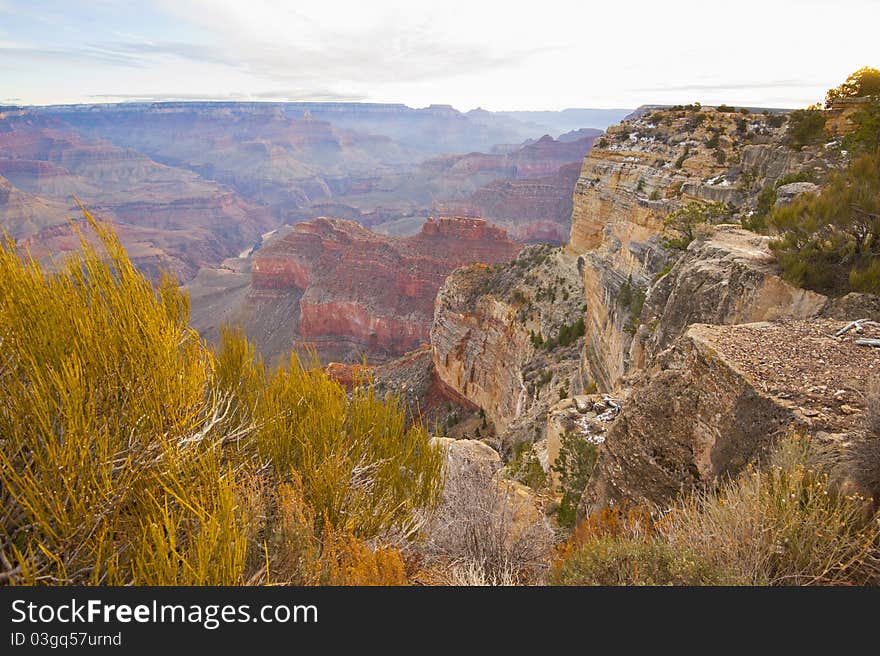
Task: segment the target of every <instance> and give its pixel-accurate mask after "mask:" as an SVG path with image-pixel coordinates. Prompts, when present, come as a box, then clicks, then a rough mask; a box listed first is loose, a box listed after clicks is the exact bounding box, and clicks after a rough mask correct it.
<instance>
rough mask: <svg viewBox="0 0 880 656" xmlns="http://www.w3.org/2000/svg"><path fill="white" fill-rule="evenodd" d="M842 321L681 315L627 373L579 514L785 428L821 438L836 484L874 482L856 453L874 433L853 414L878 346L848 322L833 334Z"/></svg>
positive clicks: (667, 489)
mask: <svg viewBox="0 0 880 656" xmlns="http://www.w3.org/2000/svg"><path fill="white" fill-rule="evenodd" d="M845 325H846V324H845V323H844V322H840V321H834V320H828V319H814V320H800V321H778V322H773V323H767V322H764V323H751V324H742V325H736V326H710V325H705V324H695V325H692V326H690V327H689V328H688V330H687V331H686V332H685V333H684V335H682V336H681V337H680V338H679V339H678V340H676V341H675V343H674V344H673V345H672V346H671V347H670V348H669V349H667V350H666V351H664V352H663V353H661V354H660V355H659V356H658V357H657V360H656V363H655V365H654V366H653V367H652V368H651V369H649V370H646V371H644V372H642V373H640V374H639V375H638V376H637V378H636V380H635V381H634V383H633V386H632V389H631V390H630V393H629V395H628V398H627V401H626V403H625V404H624V408H623V411H622V413H621V414H620V416H619V417H618V418H617V419H616V420H615V422H614V423H613V424H612V425H611V427H610V428H609V430H608V432H607V434H606V439H605V441H604V445H603V448H602V450H601V453H600V455H599V460H598V462H597V464H596V468H595V470H594V472H593V475H592V477H591V479H590V482H589V484H588V487H587V489H586V491H585V493H584V496H583V498H582V502H581V514H586V513H589V512H592V511H595V510H597V509H600V508H602V507H605V506H607V505H609V504H613V503H617V502H619V501H622V500H626V501H629V502H634V503H642V502H649V503H656V504H660V505H661V506H662V505H665V504H668V503H669V502H670V501H671V500H673V499H674V498H675V497H676V496H677V495H678V494H679V493H680V492H686V491H689V490H691V489H694V488H699V487H702V486H706V485H709V486H711V485H714V484H716V483H717V482H718V481H720V480H722V479H723V478H724V477H727V476H731V475H735V474H737V473H738V472H739V471H741V470H742V469H743V468H744V467H746V466H747V465H748V464H750V463H754V462H756V461H758V460H759V459H760V458H761V456H762V455H764V454H766V453H767V450H768V449H769V448H770V447H771V446H772V445H773V444H774V442H775V440H776V439H777V438H778V437H779V436H780V435H782V434H784V433H785V432H787V431H790V430H800V431H802V432H804V433H807V432H809V433H810V434H812V435H815V436H816V438H817V439H819V440H820V441H822V442H823V443H824V444H825V445H826V446H827V447H828V448H829V449H830V451H831V452H832V453H833V454H834V457H835V458H836V459H837V460H838V461H839V463H840V469H839V473H838V474H839V476H840V477H841V478H842V479H844V481H845V482H846V483H847V484H849V485H852V486H853V487H854V488H856V489H860V490H861V491H863V492H868V493H869V494H870V493H873V494H877V493H878V492H880V479H877V478H876V476H877V471H876V468H874V470H871V468H870V467H869V468H868V469H867V470H866V469H865V468H863V467H862V466H861V465H860V462H859V457H860V452H861V451H862V449H863V447H865V446H868V447H870V445H871V444H872V443H873V442H872V440H873V441H874V442H875V441H876V437H871V436H867V435H866V434H865V432H864V430H863V426H864V423H865V408H866V396H865V394H866V385H867V380H868V378H869V376H870V375H872V374H875V375H876V374H877V373H878V372H880V350H877V349H872V348H867V347H864V346H858V345H856V344H855V338H856V337H858V336H856V335H853V334H852V333H848V334H844V335H842V336H840V337H835V336H834V333H835V332H836V331H837V330H839V329H840V328H842V327H843V326H845ZM867 330H868V329H866V336H877V335H880V329H877V328H871V329H870V335H867ZM875 464H876V458H875Z"/></svg>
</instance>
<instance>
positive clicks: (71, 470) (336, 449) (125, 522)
mask: <svg viewBox="0 0 880 656" xmlns="http://www.w3.org/2000/svg"><path fill="white" fill-rule="evenodd" d="M86 218H87V219H88V220H89V222H90V224H91V227H92V229H94V231H95V232H96V233H97V237H98V239H97V242H98V245H97V246H96V245H94V244H92V243H90V242H89V241H88V240H87V239H86V238H85V237H84V236H82V235H81V252H80V253H78V254H76V255H74V256H72V257H71V258H70V259H69V260H67V261H66V263H64V264H63V265H59V267H58V268H57V270H56V271H55V272H48V271H45V270H43V269H42V268H41V266H40V265H39V264H38V263H37V262H35V261H33V260H30V259H28V258H26V257H23V255H22V253H20V252H19V250H18V249H17V248H16V246H15V244H14V243H13V242H12V241H11V240H10V239H8V238H4V240H3V242H2V249H0V343H2V354H3V355H2V358H0V436H2V437H0V443H2V449H0V490H2V495H3V508H2V511H0V512H2V521H0V559H2V560H0V565H2V567H0V577H2V578H0V582H11V583H30V584H34V583H53V584H69V583H75V584H152V585H169V584H242V583H270V582H292V583H300V584H310V583H322V582H323V583H346V582H351V583H369V582H378V583H389V582H402V581H403V580H404V578H403V561H402V559H401V557H400V555H399V553H398V552H397V551H396V550H395V549H394V548H393V547H391V546H382V545H390V544H391V543H395V544H402V543H405V542H406V540H407V539H408V538H409V537H411V536H412V535H413V533H414V530H415V528H417V526H418V523H417V519H418V516H419V514H420V513H421V512H422V511H423V510H424V509H425V508H428V507H430V506H432V505H433V504H434V503H435V502H436V500H437V497H438V493H439V490H440V487H441V473H442V472H441V466H442V457H441V454H440V452H439V451H438V449H436V448H434V447H432V446H431V445H430V442H429V437H428V435H427V434H426V432H425V431H424V429H423V428H422V427H421V426H414V427H412V428H407V427H406V423H405V417H404V412H403V410H402V408H401V407H400V404H399V403H396V402H395V401H393V400H392V401H389V402H385V401H380V400H378V399H377V398H375V396H374V395H373V392H372V390H371V389H370V388H369V387H366V388H365V389H362V390H356V391H355V392H354V393H352V395H351V396H348V395H346V392H345V391H344V390H343V389H342V387H340V386H339V385H338V384H336V383H335V382H333V381H331V380H330V379H328V378H327V376H326V375H325V374H324V373H323V372H321V371H320V370H319V369H317V368H312V367H310V366H305V365H304V364H303V363H302V362H300V361H299V360H298V359H297V358H296V357H292V358H291V361H290V366H289V367H288V368H286V369H279V370H277V371H270V370H268V369H266V368H265V367H264V365H263V364H262V362H261V361H260V359H259V358H257V357H255V355H254V349H253V346H252V345H250V344H249V343H248V342H247V341H246V340H245V339H244V338H243V337H242V336H241V335H239V334H236V333H232V332H227V333H226V334H225V335H224V336H223V339H222V343H221V344H220V346H219V348H218V349H217V351H216V352H212V351H211V350H209V349H208V348H207V347H206V346H205V344H204V342H202V341H201V340H200V339H199V337H198V335H197V334H196V333H195V332H194V331H193V330H192V329H191V328H190V327H189V326H188V325H187V318H188V302H187V298H186V296H184V295H183V294H182V293H181V292H180V291H179V289H178V287H177V284H176V283H175V282H174V281H173V280H171V279H165V280H164V281H163V282H162V284H161V285H159V286H158V287H154V286H153V285H152V284H151V283H150V281H149V280H147V279H146V278H145V277H144V276H143V275H141V274H140V273H139V272H137V271H136V270H135V268H134V267H133V265H132V263H131V262H130V260H129V259H128V257H127V255H126V253H125V251H124V249H123V248H122V246H121V245H120V244H119V242H118V240H117V239H116V237H115V236H114V234H113V233H112V231H111V230H110V229H109V227H108V226H107V225H104V224H102V223H99V222H97V221H94V220H93V219H92V218H91V217H90V216H89V215H88V214H86Z"/></svg>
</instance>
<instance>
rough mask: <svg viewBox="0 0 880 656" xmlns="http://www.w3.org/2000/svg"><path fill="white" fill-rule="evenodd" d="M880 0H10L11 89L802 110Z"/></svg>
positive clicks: (860, 35)
mask: <svg viewBox="0 0 880 656" xmlns="http://www.w3.org/2000/svg"><path fill="white" fill-rule="evenodd" d="M878 26H880V0H837V1H831V0H789V1H775V0H737V2H722V1H715V2H709V1H706V0H702V1H690V0H648V1H646V2H643V1H642V0H625V1H620V0H618V1H617V2H609V1H607V0H605V1H603V2H590V1H588V0H579V1H577V2H571V1H567V0H566V1H563V0H532V1H531V2H519V1H517V0H505V1H504V2H488V1H480V0H464V1H460V0H442V1H441V0H435V1H433V2H424V1H421V0H407V1H405V2H397V1H394V0H369V1H367V0H361V1H360V2H350V1H346V2H340V1H336V0H312V1H309V2H306V1H303V0H296V1H288V2H282V1H278V0H168V1H164V0H154V1H153V2H129V1H126V0H115V1H114V0H82V1H78V0H0V103H3V102H6V103H21V104H50V103H69V102H117V101H124V100H166V99H168V100H173V99H226V100H363V101H375V102H402V103H406V104H408V105H410V106H413V107H423V106H425V105H428V104H431V103H448V104H451V105H454V106H455V107H456V108H458V109H461V110H468V109H472V108H474V107H478V106H482V107H484V108H486V109H492V110H498V109H562V108H565V107H636V106H638V105H640V104H644V103H679V102H692V101H695V100H698V101H700V102H702V103H704V104H717V103H721V102H725V103H731V104H748V105H760V106H773V107H802V106H805V105H808V104H810V103H812V102H816V101H818V100H820V99H821V98H822V97H823V96H824V92H825V90H826V89H827V88H828V87H830V86H834V85H836V84H839V83H840V82H842V81H843V80H844V79H845V78H846V76H847V75H848V74H849V73H851V72H852V71H853V70H855V69H857V68H859V67H861V66H865V65H871V66H876V67H880V43H878Z"/></svg>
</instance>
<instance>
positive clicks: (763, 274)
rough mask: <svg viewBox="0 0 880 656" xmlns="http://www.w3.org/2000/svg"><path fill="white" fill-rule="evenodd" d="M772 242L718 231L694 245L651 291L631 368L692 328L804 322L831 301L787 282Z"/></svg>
mask: <svg viewBox="0 0 880 656" xmlns="http://www.w3.org/2000/svg"><path fill="white" fill-rule="evenodd" d="M769 242H770V238H769V237H765V236H762V235H757V234H755V233H753V232H749V231H747V230H743V229H742V228H739V227H735V226H719V227H718V228H716V229H715V230H713V231H712V232H711V233H710V234H708V235H706V236H704V237H701V238H698V239H697V240H695V241H694V242H693V243H692V244H691V245H690V247H689V248H688V249H687V251H686V252H685V253H684V255H682V256H681V257H680V258H679V259H678V261H677V262H676V263H675V266H673V267H672V269H671V271H670V272H669V273H668V274H666V275H664V276H663V277H662V278H660V280H659V281H657V282H656V283H655V284H654V285H652V286H651V288H650V291H649V293H648V295H647V299H646V301H645V304H644V308H643V309H642V312H641V314H640V316H639V317H638V323H639V325H640V328H639V331H638V333H637V336H636V339H634V340H633V343H632V347H631V349H630V353H629V357H628V358H627V360H626V361H627V363H629V364H630V365H631V366H632V367H636V368H638V367H641V366H644V365H645V364H646V363H647V362H650V361H651V360H652V359H653V357H654V356H655V355H656V354H658V353H659V352H660V351H662V350H663V349H665V348H666V347H668V346H669V345H670V344H671V343H672V342H673V341H674V340H675V339H676V338H677V337H678V336H679V335H681V334H682V333H684V331H685V330H686V329H687V327H688V326H689V325H690V324H693V323H709V324H739V323H751V322H755V321H777V320H782V319H805V318H809V317H815V316H818V315H819V314H821V313H822V312H823V311H824V310H825V308H826V307H827V306H828V304H829V300H828V298H827V297H825V296H823V295H822V294H817V293H815V292H811V291H809V290H806V289H801V288H799V287H795V286H793V285H791V284H789V283H788V282H786V281H785V280H783V279H782V269H781V267H780V266H779V264H778V263H777V261H776V258H775V257H774V256H773V254H772V253H771V252H770V248H769V246H768V244H769Z"/></svg>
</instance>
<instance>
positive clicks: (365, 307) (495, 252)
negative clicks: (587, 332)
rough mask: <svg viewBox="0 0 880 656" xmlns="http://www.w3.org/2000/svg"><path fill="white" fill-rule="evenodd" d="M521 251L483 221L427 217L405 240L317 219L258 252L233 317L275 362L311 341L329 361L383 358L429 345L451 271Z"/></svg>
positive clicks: (204, 296)
mask: <svg viewBox="0 0 880 656" xmlns="http://www.w3.org/2000/svg"><path fill="white" fill-rule="evenodd" d="M519 250H520V246H519V245H518V244H516V243H514V242H513V241H511V240H509V239H508V238H507V235H506V233H505V232H504V231H503V230H501V229H499V228H497V227H494V226H491V225H489V224H487V223H486V222H485V221H481V220H479V219H449V218H441V219H437V220H434V219H431V220H429V221H427V222H426V223H425V224H424V226H423V227H422V230H421V231H420V232H419V233H418V234H417V235H414V236H412V237H405V238H392V237H386V236H382V235H377V234H375V233H373V232H370V231H369V230H367V229H366V228H364V227H362V226H360V225H358V224H356V223H354V222H352V221H345V220H342V219H327V218H322V219H317V220H315V221H310V222H306V223H300V224H297V225H295V226H293V227H292V228H289V229H287V230H286V231H285V232H284V233H279V234H278V235H275V236H273V238H272V239H270V240H269V241H268V242H267V243H266V244H265V245H264V246H263V247H262V248H260V249H259V250H258V251H257V252H256V253H255V254H254V255H253V257H252V258H251V265H250V282H249V285H248V289H247V291H246V293H244V294H243V297H242V298H239V301H238V302H239V305H238V307H237V308H236V309H235V310H234V311H233V315H237V316H238V321H239V322H240V323H242V324H243V325H244V327H245V330H246V332H247V333H248V335H249V336H250V337H252V338H253V339H254V340H255V341H256V344H257V347H258V348H259V349H260V351H261V352H262V353H263V354H264V355H265V356H267V357H268V358H270V359H272V358H275V357H276V356H278V355H280V354H281V353H284V352H286V351H289V350H290V349H291V348H293V347H303V346H307V345H308V346H313V347H314V348H316V349H317V350H318V353H319V354H320V356H321V358H322V359H323V360H335V361H339V362H346V361H351V360H358V359H359V358H360V357H361V356H362V355H368V356H370V358H371V359H374V360H375V359H382V358H387V357H390V356H394V355H400V354H402V353H404V352H406V351H408V350H410V349H412V348H415V347H416V346H418V345H419V344H421V343H424V342H426V341H427V339H428V331H429V328H430V325H431V317H432V314H433V306H434V297H435V296H436V294H437V290H438V289H439V288H440V285H441V284H442V283H443V280H444V279H445V278H446V276H447V275H448V274H449V273H450V272H451V271H452V270H453V269H454V268H456V267H458V266H462V265H464V264H469V263H471V262H488V263H494V262H501V261H505V260H509V259H510V258H512V257H514V256H515V255H516V253H517V252H518V251H519ZM197 298H198V299H199V301H198V302H194V314H198V315H199V316H204V315H205V313H204V312H202V309H201V307H200V306H201V302H202V301H203V300H204V301H210V298H211V297H210V295H209V294H206V293H202V292H200V293H199V294H198V295H197ZM234 304H235V302H234V301H233V303H231V304H230V305H231V306H232V305H234ZM197 306H199V307H197ZM196 325H197V327H198V328H200V329H201V330H202V331H207V330H209V329H210V326H205V325H199V324H198V323H197V324H196Z"/></svg>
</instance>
